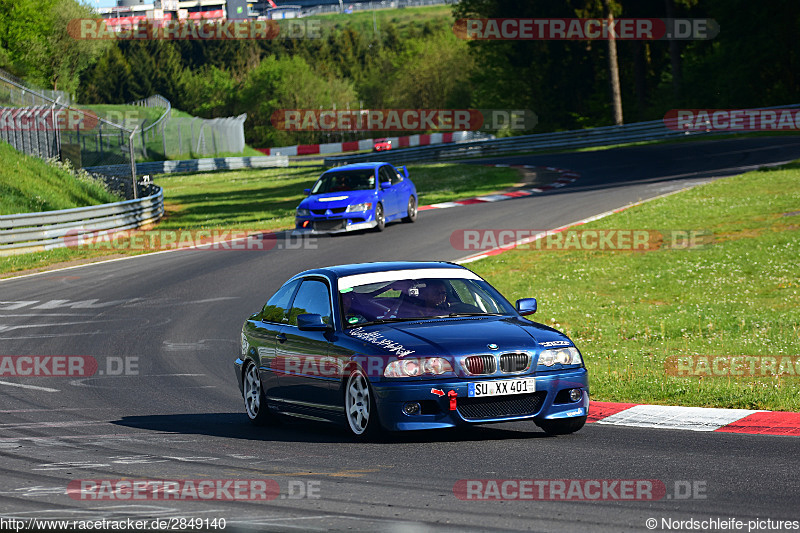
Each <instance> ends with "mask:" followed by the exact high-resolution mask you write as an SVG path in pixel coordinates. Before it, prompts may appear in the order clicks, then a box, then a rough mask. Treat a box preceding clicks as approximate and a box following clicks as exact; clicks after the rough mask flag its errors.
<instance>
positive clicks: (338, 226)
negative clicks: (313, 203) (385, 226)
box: [292, 215, 378, 235]
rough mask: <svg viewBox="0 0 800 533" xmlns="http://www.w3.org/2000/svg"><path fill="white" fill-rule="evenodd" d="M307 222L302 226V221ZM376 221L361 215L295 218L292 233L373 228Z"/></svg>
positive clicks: (342, 231) (344, 231) (338, 231)
mask: <svg viewBox="0 0 800 533" xmlns="http://www.w3.org/2000/svg"><path fill="white" fill-rule="evenodd" d="M306 221H307V222H309V224H308V226H307V227H305V228H304V227H302V224H303V222H306ZM377 225H378V223H377V222H376V221H375V220H374V219H373V220H364V217H363V215H360V216H358V217H357V218H336V219H314V218H295V229H294V230H293V231H292V235H320V234H331V233H347V232H349V231H359V230H365V229H370V228H374V227H375V226H377Z"/></svg>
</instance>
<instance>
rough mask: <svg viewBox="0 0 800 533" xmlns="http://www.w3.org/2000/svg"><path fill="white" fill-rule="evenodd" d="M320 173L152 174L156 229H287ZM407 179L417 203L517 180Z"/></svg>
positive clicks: (428, 171)
mask: <svg viewBox="0 0 800 533" xmlns="http://www.w3.org/2000/svg"><path fill="white" fill-rule="evenodd" d="M323 170H324V169H323V168H322V167H313V166H304V167H300V168H282V169H248V170H236V171H229V172H208V173H197V174H178V175H160V176H157V177H156V183H157V184H158V185H161V186H162V187H163V188H164V203H165V209H166V212H167V213H166V216H165V217H164V219H162V221H161V222H160V223H159V224H158V226H157V227H156V229H157V230H178V229H185V230H186V229H250V230H270V231H272V230H281V229H287V228H292V227H294V210H295V208H296V207H297V205H298V204H299V203H300V200H302V199H303V198H304V195H303V189H305V188H308V187H311V186H312V185H313V184H314V181H315V180H316V179H317V178H318V177H319V175H320V174H321V173H322V171H323ZM409 175H410V176H411V179H412V180H413V181H414V184H415V185H416V186H417V191H418V194H419V198H420V205H425V204H431V203H436V202H443V201H447V200H456V199H459V198H465V197H469V196H476V195H480V194H487V193H491V192H494V191H498V190H502V189H505V188H508V187H510V186H512V185H514V184H515V183H516V182H517V181H519V180H520V174H519V173H518V172H517V171H516V170H514V169H511V168H496V167H479V166H475V165H453V164H431V165H415V166H410V167H409ZM17 212H22V211H17ZM422 216H425V215H424V214H422ZM140 253H142V251H141V250H128V249H125V246H116V247H114V246H98V247H97V248H96V249H87V248H57V249H54V250H48V251H44V252H32V253H28V254H24V255H16V256H8V257H5V258H3V261H2V262H0V276H2V275H4V274H8V273H12V272H18V271H24V270H30V269H42V268H48V267H52V266H53V265H56V264H59V263H64V262H70V261H76V260H80V261H84V260H91V259H98V258H103V257H108V256H116V255H119V254H124V255H138V254H140Z"/></svg>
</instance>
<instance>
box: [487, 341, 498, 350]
mask: <svg viewBox="0 0 800 533" xmlns="http://www.w3.org/2000/svg"><path fill="white" fill-rule="evenodd" d="M487 346H488V348H489V349H490V350H496V349H497V345H496V344H495V343H491V344H487Z"/></svg>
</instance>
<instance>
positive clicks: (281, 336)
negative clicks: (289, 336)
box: [275, 333, 286, 344]
mask: <svg viewBox="0 0 800 533" xmlns="http://www.w3.org/2000/svg"><path fill="white" fill-rule="evenodd" d="M275 339H276V340H277V341H278V342H279V343H281V344H283V343H284V342H286V335H284V334H283V333H278V334H277V335H275Z"/></svg>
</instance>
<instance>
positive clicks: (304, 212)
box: [297, 207, 311, 217]
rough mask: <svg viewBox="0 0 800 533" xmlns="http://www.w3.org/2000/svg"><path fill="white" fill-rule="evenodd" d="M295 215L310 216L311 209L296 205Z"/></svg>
mask: <svg viewBox="0 0 800 533" xmlns="http://www.w3.org/2000/svg"><path fill="white" fill-rule="evenodd" d="M297 216H299V217H310V216H311V211H309V210H308V209H305V208H303V207H298V208H297Z"/></svg>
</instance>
